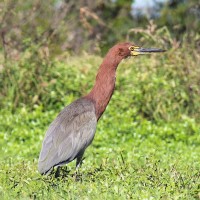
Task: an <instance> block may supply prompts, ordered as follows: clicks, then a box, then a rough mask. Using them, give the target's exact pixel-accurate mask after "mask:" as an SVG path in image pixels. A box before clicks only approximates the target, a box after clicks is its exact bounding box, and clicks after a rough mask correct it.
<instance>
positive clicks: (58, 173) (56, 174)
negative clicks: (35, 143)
mask: <svg viewBox="0 0 200 200" xmlns="http://www.w3.org/2000/svg"><path fill="white" fill-rule="evenodd" d="M59 176H60V166H58V167H57V169H56V173H55V178H58V177H59Z"/></svg>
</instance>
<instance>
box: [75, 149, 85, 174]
mask: <svg viewBox="0 0 200 200" xmlns="http://www.w3.org/2000/svg"><path fill="white" fill-rule="evenodd" d="M83 154H84V151H83V152H81V153H80V154H79V155H78V156H77V158H76V171H78V168H79V167H80V166H81V165H82V157H83Z"/></svg>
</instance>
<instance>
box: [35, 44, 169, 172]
mask: <svg viewBox="0 0 200 200" xmlns="http://www.w3.org/2000/svg"><path fill="white" fill-rule="evenodd" d="M164 51H165V50H162V49H157V48H148V49H145V48H140V47H138V46H136V45H134V44H132V43H128V42H126V43H119V44H116V45H115V46H113V47H112V48H111V49H110V50H109V51H108V53H107V55H106V56H105V58H104V60H103V62H102V64H101V65H100V67H99V70H98V73H97V76H96V82H95V84H94V86H93V88H92V90H91V91H90V92H89V94H87V95H86V96H84V97H82V98H80V99H78V100H76V101H74V102H72V103H71V104H70V105H68V106H66V107H65V108H64V109H63V110H62V111H61V112H60V113H59V115H58V116H57V117H56V119H55V120H54V121H53V122H52V123H51V124H50V126H49V128H48V130H47V132H46V135H45V137H44V140H43V144H42V150H41V152H40V156H39V164H38V169H39V172H40V173H41V174H47V173H48V172H50V171H51V169H53V168H54V167H55V166H61V165H64V164H67V163H69V162H71V161H73V160H74V159H76V168H78V167H79V165H80V163H81V159H82V157H83V154H84V152H85V150H86V148H87V147H88V146H89V145H90V144H91V142H92V140H93V138H94V135H95V131H96V126H97V122H98V120H99V118H100V117H101V115H102V114H103V112H104V111H105V109H106V106H107V105H108V103H109V101H110V99H111V97H112V94H113V91H114V88H115V77H116V69H117V67H118V65H119V63H120V62H121V61H122V60H123V59H125V58H127V57H130V56H137V55H140V54H149V53H158V52H164Z"/></svg>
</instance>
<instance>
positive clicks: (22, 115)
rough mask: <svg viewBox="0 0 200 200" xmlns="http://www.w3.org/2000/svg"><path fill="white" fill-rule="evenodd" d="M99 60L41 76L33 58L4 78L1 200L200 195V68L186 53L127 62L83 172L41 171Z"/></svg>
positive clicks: (75, 61) (74, 62)
mask: <svg viewBox="0 0 200 200" xmlns="http://www.w3.org/2000/svg"><path fill="white" fill-rule="evenodd" d="M180 51H181V50H180ZM158 58H159V59H158ZM179 59H180V62H179ZM150 60H151V62H150ZM100 62H101V59H100V58H99V57H95V56H84V57H81V58H77V57H73V58H70V59H67V60H66V61H63V62H54V63H52V64H51V65H49V64H48V68H47V69H46V71H41V72H38V71H37V74H34V73H35V71H33V72H32V71H31V70H33V69H31V68H29V66H28V64H27V63H26V62H25V64H24V63H18V64H16V65H14V67H13V68H12V67H11V66H10V68H9V70H8V71H7V72H6V73H7V74H8V75H10V76H11V78H12V79H11V80H10V79H9V80H7V79H6V78H5V76H4V77H3V76H2V78H4V82H0V84H1V86H2V87H3V89H2V90H3V92H2V94H3V95H4V94H6V96H3V95H1V100H2V102H1V106H2V107H1V108H2V109H1V110H0V121H1V125H0V155H1V156H0V199H156V200H157V199H181V200H182V199H200V162H199V152H200V124H199V116H200V114H199V112H198V108H199V105H200V101H198V100H199V96H198V95H197V94H198V92H196V91H197V90H195V88H196V87H197V83H198V80H199V79H198V78H199V76H197V75H196V74H197V73H196V72H197V71H198V70H199V66H200V65H198V62H199V61H198V62H197V61H195V60H193V59H192V57H189V56H188V57H187V59H186V60H185V61H184V62H182V60H181V58H180V52H177V55H175V54H174V53H173V52H172V53H169V54H166V55H165V56H163V57H162V56H155V57H154V56H151V57H140V58H137V59H130V60H126V61H124V62H123V63H122V64H121V65H120V66H119V70H118V73H117V75H118V76H117V84H116V91H115V93H114V95H113V98H112V100H111V102H110V104H109V106H108V108H107V109H106V112H105V113H104V115H103V117H102V118H101V119H100V121H99V123H98V127H97V131H96V135H95V139H94V141H93V143H92V145H91V146H90V147H89V148H88V149H87V151H86V153H85V160H84V162H83V165H82V167H81V169H80V170H79V172H78V174H77V175H76V177H75V175H74V173H75V169H74V168H75V163H74V162H72V163H70V164H69V165H68V166H67V167H64V168H63V170H62V171H61V176H60V177H59V178H57V179H56V178H54V176H53V175H52V176H41V175H40V174H39V173H38V171H37V160H38V155H39V152H40V148H41V143H42V139H43V137H44V133H45V131H46V129H47V127H48V126H49V124H50V122H51V121H52V120H53V119H54V118H55V117H56V115H57V114H58V113H59V111H60V110H61V109H62V108H63V107H64V106H65V105H67V104H69V103H70V102H72V101H73V100H75V99H76V98H78V97H80V96H82V95H84V94H86V93H87V92H88V91H89V89H90V88H91V87H92V85H93V81H94V77H95V73H96V71H97V67H98V65H99V64H100ZM80 63H81V65H80ZM177 63H179V64H180V65H177ZM187 63H190V65H191V68H192V69H193V71H192V72H191V73H190V74H189V75H187V76H184V73H187V70H186V67H187V66H188V65H187ZM11 69H12V70H13V71H12V73H10V70H11ZM18 69H20V70H18ZM195 70H196V71H195ZM38 73H39V74H38ZM40 73H41V74H40ZM4 75H5V74H4ZM25 75H26V76H27V77H29V78H27V77H26V76H25ZM195 75H196V77H195ZM32 76H33V78H31V77H32ZM37 76H38V77H37ZM24 77H26V78H24ZM189 86H193V88H194V89H193V90H192V91H190V90H188V87H189ZM197 89H198V87H197ZM16 94H17V95H18V96H16ZM16 97H17V100H16ZM17 101H18V102H17ZM15 102H17V103H16V105H14V103H15Z"/></svg>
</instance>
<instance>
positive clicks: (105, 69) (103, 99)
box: [86, 53, 122, 120]
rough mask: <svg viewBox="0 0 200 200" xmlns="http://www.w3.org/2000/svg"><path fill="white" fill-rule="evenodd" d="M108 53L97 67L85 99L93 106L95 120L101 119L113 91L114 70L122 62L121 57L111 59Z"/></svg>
mask: <svg viewBox="0 0 200 200" xmlns="http://www.w3.org/2000/svg"><path fill="white" fill-rule="evenodd" d="M110 54H111V53H108V54H107V56H106V57H105V59H104V61H103V62H102V64H101V66H100V67H99V70H98V73H97V76H96V82H95V85H94V87H93V88H92V90H91V92H90V93H89V94H88V95H87V96H86V98H88V99H90V100H92V101H93V102H94V104H95V112H96V117H97V120H98V119H99V118H100V117H101V115H102V114H103V112H104V111H105V109H106V106H107V105H108V103H109V101H110V99H111V97H112V94H113V91H114V89H115V78H116V69H117V66H118V65H119V63H120V61H121V60H122V58H121V57H113V56H111V55H110Z"/></svg>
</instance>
